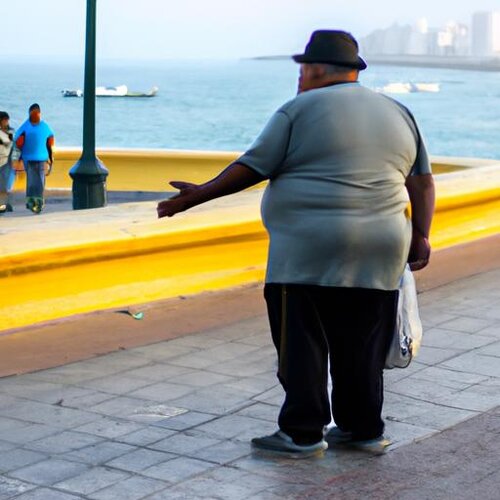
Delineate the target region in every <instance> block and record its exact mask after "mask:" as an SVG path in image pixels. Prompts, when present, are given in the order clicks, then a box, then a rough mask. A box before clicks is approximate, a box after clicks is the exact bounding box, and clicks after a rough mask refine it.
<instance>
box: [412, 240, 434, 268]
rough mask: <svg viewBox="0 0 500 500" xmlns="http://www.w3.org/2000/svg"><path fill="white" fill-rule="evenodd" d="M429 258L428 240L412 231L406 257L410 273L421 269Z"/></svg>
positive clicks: (429, 246) (429, 247)
mask: <svg viewBox="0 0 500 500" xmlns="http://www.w3.org/2000/svg"><path fill="white" fill-rule="evenodd" d="M430 256H431V245H430V244H429V240H428V239H427V238H425V237H424V236H422V235H421V234H420V233H418V232H416V231H413V236H412V239H411V246H410V253H409V255H408V264H409V265H410V269H411V270H412V271H419V270H420V269H423V268H424V267H425V266H426V265H427V264H428V263H429V258H430Z"/></svg>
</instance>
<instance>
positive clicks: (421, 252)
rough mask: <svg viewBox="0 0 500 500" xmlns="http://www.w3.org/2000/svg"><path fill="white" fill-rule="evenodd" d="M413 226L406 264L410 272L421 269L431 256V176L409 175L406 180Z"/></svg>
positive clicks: (432, 201) (432, 202) (432, 207)
mask: <svg viewBox="0 0 500 500" xmlns="http://www.w3.org/2000/svg"><path fill="white" fill-rule="evenodd" d="M406 189H407V190H408V195H409V197H410V204H411V222H412V226H413V231H412V239H411V246H410V253H409V255H408V263H409V264H410V268H411V270H412V271H418V270H419V269H423V268H424V267H425V266H426V265H427V264H428V263H429V258H430V254H431V246H430V243H429V233H430V229H431V223H432V217H433V215H434V205H435V189H434V179H433V177H432V174H424V175H410V176H409V177H408V178H407V179H406Z"/></svg>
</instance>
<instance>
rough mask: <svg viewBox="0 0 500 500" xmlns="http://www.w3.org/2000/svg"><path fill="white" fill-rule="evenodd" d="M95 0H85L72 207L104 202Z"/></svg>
mask: <svg viewBox="0 0 500 500" xmlns="http://www.w3.org/2000/svg"><path fill="white" fill-rule="evenodd" d="M96 3H97V0H87V29H86V38H85V86H84V91H83V151H82V156H81V157H80V159H79V160H78V162H77V163H76V164H75V165H73V167H71V169H70V171H69V175H70V177H71V178H72V179H73V209H74V210H80V209H84V208H99V207H104V206H105V205H106V202H107V196H106V177H107V176H108V170H107V168H106V167H105V166H104V165H103V164H102V162H101V161H100V160H99V158H97V156H96V154H95V59H96V10H97V5H96Z"/></svg>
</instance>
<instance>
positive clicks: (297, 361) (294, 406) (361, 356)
mask: <svg viewBox="0 0 500 500" xmlns="http://www.w3.org/2000/svg"><path fill="white" fill-rule="evenodd" d="M264 296H265V299H266V302H267V308H268V314H269V321H270V325H271V333H272V338H273V342H274V345H275V347H276V350H277V353H278V361H279V369H278V378H279V380H280V382H281V384H282V386H283V388H284V390H285V393H286V397H285V402H284V403H283V406H282V408H281V412H280V415H279V419H278V425H279V427H280V429H282V430H283V431H284V432H286V433H287V434H288V435H289V436H291V437H292V439H293V440H294V441H295V442H296V443H297V444H310V443H315V442H318V441H319V440H320V439H321V438H322V435H323V427H324V426H325V425H328V424H329V423H330V420H331V414H330V402H329V397H328V389H327V388H328V385H327V384H328V357H330V373H331V376H332V382H333V391H332V397H331V403H332V414H333V419H334V421H335V423H336V425H337V426H338V427H339V428H340V429H342V430H343V431H350V432H352V433H353V438H354V439H360V440H361V439H372V438H376V437H379V436H381V435H382V433H383V430H384V423H383V421H382V418H381V413H382V404H383V378H382V373H383V368H384V362H385V356H386V353H387V351H388V348H389V345H390V341H391V337H392V334H393V331H394V327H395V318H396V309H397V297H398V292H397V290H394V291H385V290H372V289H366V288H336V287H323V286H314V285H282V284H267V285H266V286H265V289H264Z"/></svg>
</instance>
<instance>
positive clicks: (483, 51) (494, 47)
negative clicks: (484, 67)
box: [471, 12, 500, 57]
mask: <svg viewBox="0 0 500 500" xmlns="http://www.w3.org/2000/svg"><path fill="white" fill-rule="evenodd" d="M471 31H472V37H471V42H472V43H471V53H472V55H473V56H476V57H491V56H495V55H497V56H498V55H500V12H475V13H474V14H473V15H472V30H471Z"/></svg>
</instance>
